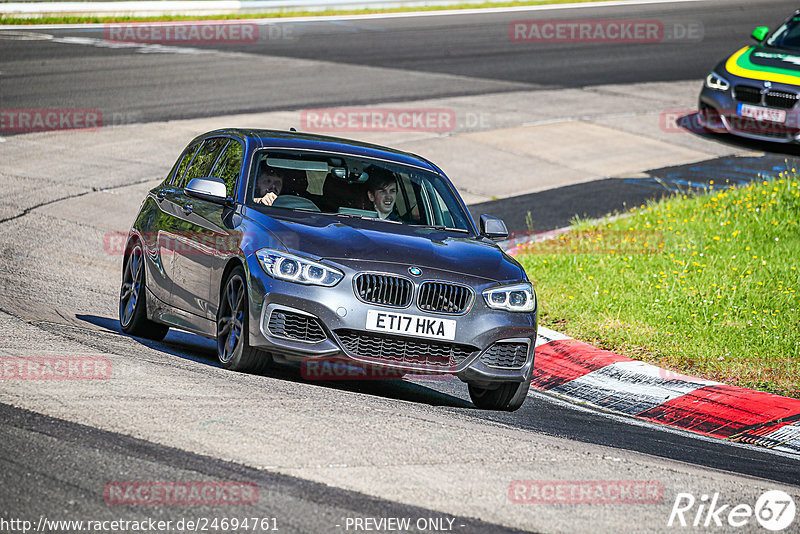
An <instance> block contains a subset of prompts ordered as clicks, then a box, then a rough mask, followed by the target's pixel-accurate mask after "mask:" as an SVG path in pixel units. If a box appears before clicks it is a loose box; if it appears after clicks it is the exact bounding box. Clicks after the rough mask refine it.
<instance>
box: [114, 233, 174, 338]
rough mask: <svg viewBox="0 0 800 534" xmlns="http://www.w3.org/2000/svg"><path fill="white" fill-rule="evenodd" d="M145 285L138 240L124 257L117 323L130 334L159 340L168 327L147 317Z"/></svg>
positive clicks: (140, 247) (142, 257)
mask: <svg viewBox="0 0 800 534" xmlns="http://www.w3.org/2000/svg"><path fill="white" fill-rule="evenodd" d="M146 291H147V287H146V285H145V278H144V254H143V253H142V246H141V245H140V244H139V242H136V243H134V245H133V247H131V249H130V251H129V252H128V254H127V255H126V257H125V268H124V269H123V271H122V287H121V288H120V291H119V324H120V326H121V327H122V331H123V332H125V333H126V334H130V335H132V336H138V337H145V338H147V339H153V340H156V341H161V340H162V339H164V336H166V335H167V332H168V331H169V327H168V326H166V325H163V324H160V323H156V322H153V321H151V320H150V319H148V318H147V300H146V298H147V296H146V295H145V293H146Z"/></svg>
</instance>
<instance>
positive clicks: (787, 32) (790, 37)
mask: <svg viewBox="0 0 800 534" xmlns="http://www.w3.org/2000/svg"><path fill="white" fill-rule="evenodd" d="M767 45H768V46H774V47H776V48H786V49H789V50H798V51H800V16H795V17H792V18H791V19H789V20H788V21H786V22H784V23H783V26H781V27H780V28H778V29H777V30H775V33H773V34H772V36H771V37H770V38H769V39H767Z"/></svg>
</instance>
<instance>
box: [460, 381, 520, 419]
mask: <svg viewBox="0 0 800 534" xmlns="http://www.w3.org/2000/svg"><path fill="white" fill-rule="evenodd" d="M530 385H531V379H530V376H528V377H527V378H526V379H525V380H523V381H522V382H510V383H505V384H500V386H498V387H497V388H494V389H488V388H482V387H478V386H473V385H472V384H469V398H470V399H472V403H473V404H474V405H475V406H476V407H478V408H480V409H482V410H501V411H506V412H513V411H515V410H518V409H519V408H520V406H522V403H523V402H525V397H527V396H528V388H530Z"/></svg>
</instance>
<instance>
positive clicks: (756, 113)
mask: <svg viewBox="0 0 800 534" xmlns="http://www.w3.org/2000/svg"><path fill="white" fill-rule="evenodd" d="M736 113H737V114H738V115H740V116H742V117H749V118H751V119H756V120H758V121H770V122H780V123H781V124H783V123H785V122H786V111H784V110H782V109H771V108H762V107H759V106H751V105H749V104H739V105H738V106H737V108H736Z"/></svg>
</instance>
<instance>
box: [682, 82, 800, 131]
mask: <svg viewBox="0 0 800 534" xmlns="http://www.w3.org/2000/svg"><path fill="white" fill-rule="evenodd" d="M725 78H726V79H728V80H729V81H730V84H731V87H730V88H729V89H728V90H727V91H717V90H714V89H710V88H708V87H706V86H705V84H704V85H703V89H702V91H701V92H700V97H699V99H698V109H699V114H698V122H699V123H700V125H701V126H703V127H704V128H706V129H708V130H711V131H714V132H717V133H730V134H733V135H736V136H739V137H746V138H748V139H755V140H758V141H770V142H775V143H800V125H799V124H798V114H799V113H800V110H798V109H797V106H795V107H794V108H789V109H782V110H781V111H785V112H786V123H785V124H781V123H776V122H770V121H767V120H756V119H751V118H748V117H743V116H741V115H740V114H738V112H737V110H738V107H739V105H740V104H742V103H743V102H740V101H737V100H736V99H735V98H734V87H735V86H736V85H740V84H741V85H747V86H750V87H757V86H758V85H760V84H762V82H760V81H758V80H748V79H744V78H738V77H736V76H731V75H729V74H726V75H725ZM771 89H772V90H775V91H787V92H793V93H798V92H800V91H799V89H798V88H797V87H793V86H789V85H786V86H783V85H779V84H774V85H773V87H772V88H771ZM754 105H758V106H762V107H768V106H764V105H763V103H756V104H754Z"/></svg>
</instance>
